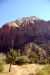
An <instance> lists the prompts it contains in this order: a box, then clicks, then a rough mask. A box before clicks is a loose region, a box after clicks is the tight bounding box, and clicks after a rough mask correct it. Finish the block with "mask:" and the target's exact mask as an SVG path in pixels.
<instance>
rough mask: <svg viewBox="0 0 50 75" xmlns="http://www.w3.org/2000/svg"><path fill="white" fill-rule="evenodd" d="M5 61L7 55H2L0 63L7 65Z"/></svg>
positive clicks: (0, 54)
mask: <svg viewBox="0 0 50 75" xmlns="http://www.w3.org/2000/svg"><path fill="white" fill-rule="evenodd" d="M5 59H6V56H5V54H3V53H0V63H2V64H5V63H6V61H5Z"/></svg>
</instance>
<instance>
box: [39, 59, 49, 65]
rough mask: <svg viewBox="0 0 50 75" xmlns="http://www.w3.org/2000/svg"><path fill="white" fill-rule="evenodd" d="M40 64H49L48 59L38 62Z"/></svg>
mask: <svg viewBox="0 0 50 75" xmlns="http://www.w3.org/2000/svg"><path fill="white" fill-rule="evenodd" d="M38 63H39V64H48V60H47V59H41V60H39V61H38Z"/></svg>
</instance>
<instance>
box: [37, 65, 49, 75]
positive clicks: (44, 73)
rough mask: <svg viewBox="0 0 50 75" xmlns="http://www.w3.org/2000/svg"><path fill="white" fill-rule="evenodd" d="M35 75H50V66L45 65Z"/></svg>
mask: <svg viewBox="0 0 50 75" xmlns="http://www.w3.org/2000/svg"><path fill="white" fill-rule="evenodd" d="M36 75H50V65H46V66H45V67H44V68H43V69H42V70H41V71H40V70H39V71H38V72H37V73H36Z"/></svg>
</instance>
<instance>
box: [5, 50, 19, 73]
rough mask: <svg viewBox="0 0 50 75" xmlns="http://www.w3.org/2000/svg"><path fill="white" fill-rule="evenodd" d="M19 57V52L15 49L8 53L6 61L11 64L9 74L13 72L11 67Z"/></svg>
mask: <svg viewBox="0 0 50 75" xmlns="http://www.w3.org/2000/svg"><path fill="white" fill-rule="evenodd" d="M17 56H18V55H17V52H16V51H15V50H13V49H10V51H9V52H8V53H7V55H6V61H7V63H9V64H10V67H9V72H10V71H11V65H12V64H14V63H15V61H16V57H17Z"/></svg>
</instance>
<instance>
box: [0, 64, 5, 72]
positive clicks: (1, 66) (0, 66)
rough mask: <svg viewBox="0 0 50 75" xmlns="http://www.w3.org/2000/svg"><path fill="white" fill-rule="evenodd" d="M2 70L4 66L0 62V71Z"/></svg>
mask: <svg viewBox="0 0 50 75" xmlns="http://www.w3.org/2000/svg"><path fill="white" fill-rule="evenodd" d="M3 70H4V66H3V64H2V63H0V72H2V71H3Z"/></svg>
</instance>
